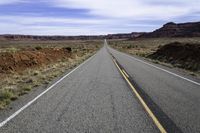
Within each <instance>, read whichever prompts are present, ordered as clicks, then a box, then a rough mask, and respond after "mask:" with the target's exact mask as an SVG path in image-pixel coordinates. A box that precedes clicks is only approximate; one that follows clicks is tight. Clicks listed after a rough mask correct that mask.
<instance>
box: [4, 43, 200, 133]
mask: <svg viewBox="0 0 200 133" xmlns="http://www.w3.org/2000/svg"><path fill="white" fill-rule="evenodd" d="M109 52H110V53H111V54H112V55H113V56H114V57H115V58H116V59H117V61H118V62H119V64H120V65H121V66H122V67H123V68H124V69H125V70H126V71H127V73H128V74H129V76H130V78H131V82H132V83H133V84H134V85H135V87H136V88H137V89H138V92H139V93H140V94H141V97H142V98H143V99H144V101H145V102H146V103H147V105H148V106H149V108H150V109H151V110H152V112H153V113H154V114H155V116H156V117H157V118H158V120H159V122H160V123H161V124H162V125H163V127H164V128H165V129H166V131H167V132H185V133H190V132H191V133H196V132H197V133H198V132H200V115H199V114H200V86H199V85H198V84H195V83H196V82H198V81H196V82H195V83H193V82H190V81H188V80H185V79H183V78H180V77H177V76H174V75H172V74H170V73H167V72H165V71H162V70H160V69H157V68H154V67H152V66H150V65H147V64H145V63H142V62H140V61H138V60H136V59H135V58H133V57H130V56H128V55H126V54H123V53H120V52H118V51H115V50H113V49H111V48H109V47H108V46H107V44H106V42H105V45H104V47H103V48H102V49H101V50H100V51H99V52H98V53H97V54H96V55H95V56H93V57H92V58H91V59H90V60H89V61H87V62H86V63H85V64H83V65H81V66H80V67H78V68H77V69H76V70H74V71H73V72H71V73H70V74H69V75H67V76H66V77H64V78H63V79H61V80H59V82H57V83H56V84H55V85H53V86H52V87H51V88H50V89H49V90H48V91H46V92H45V93H44V94H42V95H41V96H39V97H38V98H37V99H35V100H34V101H33V102H31V103H30V104H28V106H25V107H24V108H23V107H22V108H23V109H21V110H20V108H19V110H18V112H15V113H14V115H13V116H11V117H8V118H9V119H6V121H5V119H1V117H0V122H1V123H0V125H1V127H0V133H57V132H61V133H66V132H69V133H79V132H80V133H90V132H91V133H96V132H97V133H105V132H106V133H110V132H114V133H117V132H123V133H158V132H160V131H159V129H158V127H157V126H156V124H155V123H154V122H153V120H152V118H151V117H150V116H149V114H148V113H147V112H146V111H145V109H144V108H143V106H142V105H141V103H140V102H139V100H138V99H137V98H136V96H135V94H134V93H133V91H132V90H131V89H130V87H129V85H128V84H127V82H126V81H125V80H124V78H123V77H122V75H121V74H120V72H119V70H118V69H117V67H116V65H115V64H114V63H113V58H112V56H111V55H110V53H109Z"/></svg>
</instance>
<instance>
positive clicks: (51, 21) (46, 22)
mask: <svg viewBox="0 0 200 133" xmlns="http://www.w3.org/2000/svg"><path fill="white" fill-rule="evenodd" d="M122 23H123V25H122ZM154 27H155V25H152V24H139V23H132V22H129V21H127V20H116V19H102V18H62V17H57V18H56V17H38V16H32V17H31V16H9V15H6V16H0V29H1V31H0V34H35V35H94V34H96V35H100V34H108V33H125V32H132V31H140V30H141V29H140V28H145V29H146V30H151V29H153V28H154Z"/></svg>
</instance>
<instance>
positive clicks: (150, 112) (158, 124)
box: [113, 60, 167, 133]
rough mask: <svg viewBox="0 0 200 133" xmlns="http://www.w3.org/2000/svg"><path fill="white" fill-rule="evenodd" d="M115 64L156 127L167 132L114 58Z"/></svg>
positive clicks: (162, 132) (164, 132) (163, 132)
mask: <svg viewBox="0 0 200 133" xmlns="http://www.w3.org/2000/svg"><path fill="white" fill-rule="evenodd" d="M113 61H114V63H115V65H116V66H117V68H118V69H119V71H120V73H121V74H122V75H123V77H124V78H125V80H126V81H127V83H128V84H129V86H130V87H131V89H132V90H133V92H134V93H135V95H136V97H137V98H138V99H139V101H140V102H141V104H142V106H143V107H144V109H145V110H146V112H147V113H148V114H149V116H150V117H151V118H152V120H153V122H154V123H155V125H156V126H157V127H158V129H159V130H160V132H161V133H167V131H166V130H165V129H164V127H163V126H162V125H161V123H160V122H159V121H158V119H157V118H156V116H155V115H154V114H153V112H152V111H151V110H150V108H149V107H148V106H147V104H146V103H145V102H144V100H143V99H142V97H141V96H140V95H139V93H138V92H137V90H136V89H135V87H134V86H133V85H132V84H131V82H130V81H129V79H128V78H127V77H126V75H125V74H124V73H123V71H122V70H121V68H120V67H119V65H118V64H117V62H116V61H115V60H113Z"/></svg>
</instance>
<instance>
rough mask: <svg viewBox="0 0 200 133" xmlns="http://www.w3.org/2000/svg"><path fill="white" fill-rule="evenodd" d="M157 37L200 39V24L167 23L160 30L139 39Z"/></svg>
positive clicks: (143, 35)
mask: <svg viewBox="0 0 200 133" xmlns="http://www.w3.org/2000/svg"><path fill="white" fill-rule="evenodd" d="M157 37H200V22H191V23H180V24H176V23H173V22H169V23H167V24H165V25H163V27H161V28H160V29H157V30H155V31H153V32H150V33H145V34H142V35H141V36H140V38H157Z"/></svg>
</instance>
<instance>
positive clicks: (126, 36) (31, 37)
mask: <svg viewBox="0 0 200 133" xmlns="http://www.w3.org/2000/svg"><path fill="white" fill-rule="evenodd" d="M141 34H144V33H143V32H141V33H140V32H132V33H120V34H108V35H96V36H95V35H94V36H89V35H83V36H36V35H11V34H7V35H0V40H95V39H105V38H106V39H130V38H135V37H138V36H140V35H141Z"/></svg>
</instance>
